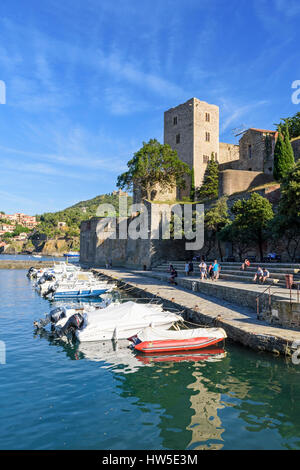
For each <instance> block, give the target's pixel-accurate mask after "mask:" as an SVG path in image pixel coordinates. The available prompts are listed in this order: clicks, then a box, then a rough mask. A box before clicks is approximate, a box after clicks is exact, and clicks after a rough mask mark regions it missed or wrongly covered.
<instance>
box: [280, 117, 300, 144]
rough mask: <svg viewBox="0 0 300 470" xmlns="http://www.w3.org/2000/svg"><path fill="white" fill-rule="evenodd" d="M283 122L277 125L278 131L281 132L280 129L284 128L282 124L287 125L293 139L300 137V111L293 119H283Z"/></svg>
mask: <svg viewBox="0 0 300 470" xmlns="http://www.w3.org/2000/svg"><path fill="white" fill-rule="evenodd" d="M281 121H282V122H281V123H280V124H277V129H278V130H279V127H280V126H282V124H283V125H287V126H288V130H289V135H290V138H291V139H293V138H295V137H299V136H300V111H298V112H297V113H296V114H295V115H294V116H292V117H288V118H285V119H281Z"/></svg>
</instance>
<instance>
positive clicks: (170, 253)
mask: <svg viewBox="0 0 300 470" xmlns="http://www.w3.org/2000/svg"><path fill="white" fill-rule="evenodd" d="M143 203H144V204H145V208H146V209H147V220H148V229H149V230H151V234H150V231H149V232H148V231H147V233H146V237H145V239H144V238H137V239H133V238H132V237H131V236H126V237H125V239H121V238H120V237H119V234H120V223H125V225H126V226H127V232H126V233H128V229H130V225H131V223H133V224H135V223H136V222H137V221H138V216H132V217H128V218H123V219H121V218H117V219H116V221H115V225H114V221H113V220H111V222H109V223H108V224H107V223H105V224H104V218H101V217H93V218H92V219H90V220H87V221H84V222H82V223H81V227H80V262H81V263H82V264H83V265H85V266H90V267H101V266H105V265H106V263H109V262H112V265H113V266H127V267H131V268H143V267H144V266H146V267H147V269H149V268H150V267H151V266H153V265H155V264H160V263H161V262H162V260H165V259H167V258H171V259H172V258H174V259H180V260H185V258H186V256H187V254H186V250H185V240H184V239H182V240H181V239H179V240H176V239H175V240H172V239H163V238H162V233H161V232H162V231H161V224H162V220H163V214H164V211H165V208H166V207H167V210H169V209H170V207H171V206H166V205H164V204H152V203H149V202H147V201H143ZM107 220H108V219H106V222H107Z"/></svg>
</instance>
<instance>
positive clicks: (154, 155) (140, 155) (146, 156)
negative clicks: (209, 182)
mask: <svg viewBox="0 0 300 470" xmlns="http://www.w3.org/2000/svg"><path fill="white" fill-rule="evenodd" d="M127 166H128V170H127V171H126V172H125V173H122V174H121V175H120V176H118V180H117V187H118V188H121V189H127V190H133V188H134V187H139V188H141V190H142V192H144V194H145V195H146V197H147V199H148V200H152V194H153V191H155V190H156V188H157V185H160V186H161V187H163V188H165V189H166V190H170V189H172V188H174V187H175V186H177V187H178V188H185V176H186V175H190V174H191V170H190V169H189V167H188V165H187V164H186V163H183V162H182V161H181V160H180V159H179V158H178V155H177V152H176V150H172V149H171V147H170V146H169V145H167V144H164V145H162V144H160V143H159V142H158V141H157V140H156V139H150V140H149V142H148V143H145V142H143V147H142V148H141V149H140V150H138V151H137V152H136V153H135V154H134V157H133V158H132V159H131V160H129V162H128V163H127Z"/></svg>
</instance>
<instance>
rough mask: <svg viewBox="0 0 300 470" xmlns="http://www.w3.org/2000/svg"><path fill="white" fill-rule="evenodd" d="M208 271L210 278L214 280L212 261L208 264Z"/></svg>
mask: <svg viewBox="0 0 300 470" xmlns="http://www.w3.org/2000/svg"><path fill="white" fill-rule="evenodd" d="M207 272H208V277H209V279H210V280H211V281H212V280H213V275H214V272H213V265H212V263H210V265H209V266H208V271H207Z"/></svg>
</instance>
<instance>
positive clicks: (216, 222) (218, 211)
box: [204, 196, 230, 261]
mask: <svg viewBox="0 0 300 470" xmlns="http://www.w3.org/2000/svg"><path fill="white" fill-rule="evenodd" d="M229 222H230V219H229V215H228V207H227V197H226V196H223V197H221V198H220V199H218V200H217V201H216V202H215V203H214V204H213V205H212V207H211V208H210V209H208V210H207V211H206V212H205V217H204V230H205V240H206V241H207V245H208V246H209V247H210V248H211V247H212V246H213V245H214V244H215V243H216V242H217V244H218V250H219V255H220V258H221V261H223V253H222V250H221V244H220V241H221V239H220V238H219V233H220V232H221V230H222V229H223V228H224V227H225V226H226V225H227V224H228V223H229Z"/></svg>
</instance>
